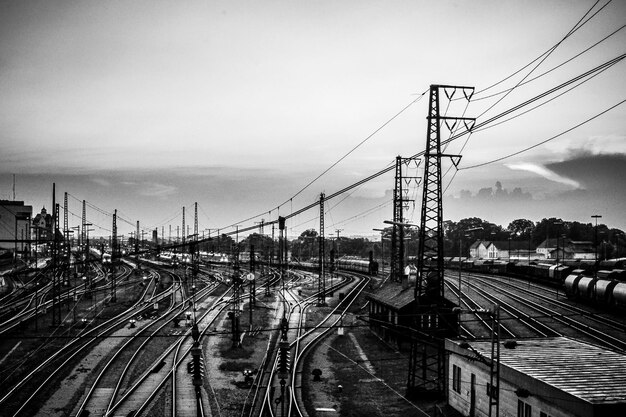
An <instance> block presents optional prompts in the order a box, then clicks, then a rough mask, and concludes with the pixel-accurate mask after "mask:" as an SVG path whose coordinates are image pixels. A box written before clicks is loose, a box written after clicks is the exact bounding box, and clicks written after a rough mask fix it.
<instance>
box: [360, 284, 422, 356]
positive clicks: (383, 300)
mask: <svg viewBox="0 0 626 417" xmlns="http://www.w3.org/2000/svg"><path fill="white" fill-rule="evenodd" d="M366 299H368V300H369V327H370V330H371V331H372V332H374V333H375V334H376V335H377V336H378V337H380V338H381V339H382V340H384V341H385V342H388V343H390V344H392V345H394V346H395V347H397V348H398V349H399V350H406V349H409V348H410V346H411V341H410V337H409V334H410V332H408V329H410V328H411V326H412V325H413V320H412V318H413V316H412V315H413V313H414V310H415V288H413V286H412V285H409V283H408V280H406V279H405V280H403V283H402V284H401V283H399V282H387V283H386V284H385V285H384V286H383V287H381V288H379V289H377V290H376V291H375V292H373V293H370V294H367V295H366Z"/></svg>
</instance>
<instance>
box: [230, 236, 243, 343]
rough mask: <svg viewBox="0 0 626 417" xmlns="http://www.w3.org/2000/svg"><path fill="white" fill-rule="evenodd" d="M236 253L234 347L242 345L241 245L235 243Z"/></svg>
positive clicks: (233, 303)
mask: <svg viewBox="0 0 626 417" xmlns="http://www.w3.org/2000/svg"><path fill="white" fill-rule="evenodd" d="M234 249H235V253H234V256H233V302H232V316H231V320H232V323H231V324H232V342H233V344H232V347H233V348H237V347H240V346H241V337H240V333H239V330H240V329H239V294H240V290H241V273H240V270H239V246H238V245H235V248H234Z"/></svg>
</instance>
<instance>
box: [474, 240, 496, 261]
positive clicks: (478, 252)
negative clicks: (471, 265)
mask: <svg viewBox="0 0 626 417" xmlns="http://www.w3.org/2000/svg"><path fill="white" fill-rule="evenodd" d="M489 243H491V242H489V241H487V240H477V241H475V242H474V243H472V246H470V258H475V259H487V246H489Z"/></svg>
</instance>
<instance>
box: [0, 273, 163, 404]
mask: <svg viewBox="0 0 626 417" xmlns="http://www.w3.org/2000/svg"><path fill="white" fill-rule="evenodd" d="M151 292H152V286H146V288H145V291H144V293H143V294H142V296H141V297H140V298H139V299H138V301H137V302H136V303H135V304H134V305H133V306H132V307H130V308H128V309H126V310H124V311H123V312H121V313H120V314H118V315H116V316H114V317H112V318H110V319H108V320H106V321H104V322H102V323H100V324H95V325H94V327H93V328H88V327H85V328H83V329H81V330H80V332H79V333H78V334H77V335H75V336H69V333H68V332H69V331H70V329H66V330H65V332H64V333H62V334H58V335H53V336H54V337H64V335H67V336H66V337H67V342H66V344H65V345H64V346H63V347H61V348H60V349H58V350H57V351H55V352H54V353H53V354H51V355H50V356H48V357H47V358H46V359H45V360H44V361H42V362H41V363H40V364H38V365H37V366H36V367H35V368H34V369H32V370H31V371H30V372H28V373H27V374H25V375H23V376H22V377H21V378H20V379H19V380H18V381H17V383H15V384H13V386H11V387H9V388H8V389H7V391H6V392H5V393H3V395H2V397H0V407H3V408H4V410H5V411H6V412H7V415H14V416H17V415H24V413H25V412H26V410H27V409H28V407H29V406H30V405H31V403H33V402H34V400H35V399H36V398H38V396H40V395H41V392H42V391H43V390H44V389H45V388H46V387H47V386H48V384H49V383H50V382H51V381H53V380H54V379H55V378H58V377H59V376H60V375H61V374H62V373H63V372H65V370H66V369H67V366H68V365H70V364H72V363H73V362H75V361H76V360H77V358H78V357H80V356H84V355H86V354H87V353H88V352H89V350H90V349H91V346H92V345H93V344H94V343H95V342H96V341H99V340H101V339H102V338H104V337H107V336H108V335H110V334H112V333H113V332H115V331H116V330H118V329H119V328H121V327H124V326H125V325H126V324H128V323H129V320H130V319H132V318H133V317H136V316H138V315H141V314H144V313H147V312H149V311H150V309H151V308H152V303H154V302H160V301H162V300H165V299H167V298H168V297H170V296H171V292H172V289H171V288H169V289H167V290H165V291H162V292H160V293H158V294H156V295H154V296H153V295H152V294H151ZM94 319H95V316H94V317H93V318H92V320H94ZM83 324H85V322H83ZM77 325H78V323H75V324H74V325H73V326H72V327H75V326H77ZM33 381H36V383H33ZM15 397H19V403H17V404H16V403H15ZM9 404H12V407H15V411H11V412H9V411H8V410H9V409H10V408H9ZM38 404H39V405H41V404H42V402H41V401H39V402H38Z"/></svg>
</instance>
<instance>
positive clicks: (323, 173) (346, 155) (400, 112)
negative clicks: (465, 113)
mask: <svg viewBox="0 0 626 417" xmlns="http://www.w3.org/2000/svg"><path fill="white" fill-rule="evenodd" d="M427 92H428V90H426V91H424V92H423V93H421V94H419V95H418V97H417V98H416V99H415V100H413V101H411V102H410V103H409V104H407V105H406V106H404V107H403V108H402V109H401V110H400V111H399V112H397V113H396V114H395V115H393V116H392V117H391V118H390V119H388V120H387V121H386V122H384V123H383V124H382V125H380V126H379V127H378V128H377V129H375V130H374V131H373V132H372V133H370V134H369V135H368V136H367V137H366V138H365V139H363V140H362V141H361V142H359V143H358V144H357V145H356V146H354V147H353V148H352V149H351V150H350V151H348V153H346V154H345V155H343V156H342V157H341V158H339V159H338V160H337V161H336V162H334V163H333V164H332V165H331V166H330V167H328V168H327V169H326V170H324V171H323V172H322V173H321V174H319V175H318V176H317V177H315V178H314V179H313V180H311V181H310V182H309V183H308V184H307V185H305V186H304V187H303V188H301V189H300V190H299V191H298V192H297V193H296V194H294V195H293V196H292V197H290V198H289V199H287V200H285V201H284V202H283V203H282V204H279V205H278V206H277V207H275V208H273V209H271V210H269V211H266V212H263V213H261V214H257V215H255V216H251V217H249V218H247V219H245V220H241V221H238V222H235V223H232V224H230V225H228V226H225V227H223V228H222V229H229V228H231V227H235V226H236V225H238V224H241V223H246V222H249V221H251V220H254V219H257V218H259V217H261V216H263V215H265V214H270V215H271V213H272V211H274V210H280V207H282V206H284V205H285V204H287V203H288V202H289V201H291V200H293V199H294V198H296V197H297V196H298V195H300V194H301V193H302V192H304V191H305V190H306V189H308V188H309V187H310V186H311V185H313V183H315V182H316V181H317V180H318V179H320V178H321V177H322V176H323V175H325V174H326V173H327V172H328V171H330V170H331V169H332V168H334V167H335V166H336V165H337V164H339V163H340V162H341V161H343V160H344V159H345V158H346V157H348V156H349V155H350V154H351V153H352V152H354V151H355V150H356V149H358V148H359V147H360V146H361V145H363V144H364V143H365V142H367V141H368V140H369V139H371V138H372V137H373V136H374V135H375V134H377V133H378V132H380V131H381V130H382V129H383V128H385V127H386V126H387V125H388V124H389V123H391V122H392V121H394V120H395V119H396V118H398V117H399V116H400V115H401V114H402V113H404V112H405V111H406V110H407V109H408V108H409V107H411V106H412V105H413V104H415V103H417V102H418V101H420V100H421V99H422V98H423V97H424V95H425V94H426V93H427ZM386 172H387V171H386ZM374 178H375V177H374ZM326 199H328V197H326ZM316 204H317V203H316ZM311 207H313V206H311ZM311 207H308V208H307V209H306V210H308V209H310V208H311ZM306 210H302V211H306ZM302 211H296V212H295V213H291V214H290V215H287V216H286V218H291V217H293V216H295V215H298V214H300V213H302ZM272 223H276V221H274V222H272ZM269 224H271V223H269Z"/></svg>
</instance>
